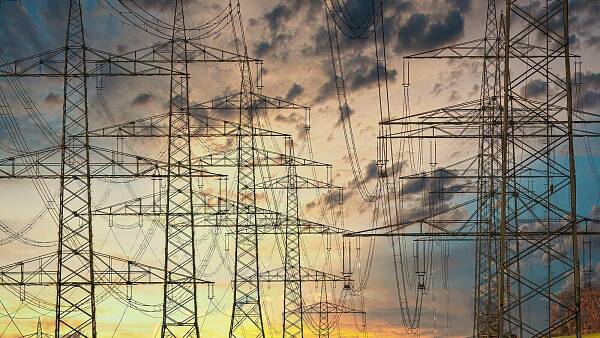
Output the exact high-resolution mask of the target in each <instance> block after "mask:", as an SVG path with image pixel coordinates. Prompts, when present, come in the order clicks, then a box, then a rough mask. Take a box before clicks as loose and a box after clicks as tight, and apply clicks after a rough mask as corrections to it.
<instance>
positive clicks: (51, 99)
mask: <svg viewBox="0 0 600 338" xmlns="http://www.w3.org/2000/svg"><path fill="white" fill-rule="evenodd" d="M44 102H45V103H47V104H49V105H53V106H58V105H61V104H62V103H63V97H62V96H61V95H58V94H55V93H52V92H50V93H48V95H46V98H44Z"/></svg>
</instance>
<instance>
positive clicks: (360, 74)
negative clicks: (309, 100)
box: [315, 55, 398, 102]
mask: <svg viewBox="0 0 600 338" xmlns="http://www.w3.org/2000/svg"><path fill="white" fill-rule="evenodd" d="M343 62H344V83H345V85H346V90H348V91H358V90H361V89H365V88H372V87H374V86H375V85H377V80H378V70H377V65H376V61H375V60H373V59H371V58H369V57H366V56H364V55H355V56H353V57H350V58H349V59H348V60H345V61H343ZM332 71H333V70H332V69H331V65H330V64H329V63H328V62H325V63H324V64H323V72H324V73H325V74H326V76H327V78H328V80H327V82H325V83H323V84H322V85H321V87H320V88H319V91H318V93H317V97H316V98H315V101H316V102H322V101H325V100H328V99H331V98H333V96H334V95H335V93H336V90H335V87H336V84H335V81H334V80H333V74H332ZM379 76H381V80H382V81H383V72H381V74H379ZM397 76H398V71H397V70H396V69H394V68H388V69H387V77H388V82H389V83H393V82H395V81H396V79H397Z"/></svg>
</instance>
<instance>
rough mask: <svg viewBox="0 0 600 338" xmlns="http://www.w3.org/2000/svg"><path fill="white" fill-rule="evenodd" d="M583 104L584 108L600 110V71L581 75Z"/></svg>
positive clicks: (594, 110)
mask: <svg viewBox="0 0 600 338" xmlns="http://www.w3.org/2000/svg"><path fill="white" fill-rule="evenodd" d="M581 81H582V85H581V104H582V106H583V109H584V110H588V111H592V112H598V111H600V73H591V72H588V73H585V74H582V76H581Z"/></svg>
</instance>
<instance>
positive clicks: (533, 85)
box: [521, 79, 548, 98]
mask: <svg viewBox="0 0 600 338" xmlns="http://www.w3.org/2000/svg"><path fill="white" fill-rule="evenodd" d="M547 88H548V83H547V82H546V81H542V80H540V79H536V80H533V81H531V82H529V83H527V84H526V85H525V86H523V87H521V95H522V96H524V97H532V98H538V97H541V96H543V95H544V94H546V90H547Z"/></svg>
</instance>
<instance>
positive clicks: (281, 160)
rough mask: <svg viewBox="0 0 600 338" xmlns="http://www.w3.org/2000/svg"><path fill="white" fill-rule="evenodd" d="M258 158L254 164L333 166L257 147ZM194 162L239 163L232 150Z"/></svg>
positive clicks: (265, 165) (194, 160) (196, 159)
mask: <svg viewBox="0 0 600 338" xmlns="http://www.w3.org/2000/svg"><path fill="white" fill-rule="evenodd" d="M255 154H256V158H255V160H254V161H255V162H254V165H255V166H258V167H261V166H262V167H282V166H288V165H290V163H289V162H290V161H291V162H292V165H295V166H311V167H327V168H329V167H331V165H330V164H327V163H323V162H318V161H315V160H311V159H306V158H301V157H296V156H290V155H287V154H282V153H279V152H275V151H270V150H266V149H256V150H255ZM192 163H197V164H200V165H204V166H208V167H235V166H236V165H237V151H236V150H231V151H228V152H226V153H216V154H208V155H204V156H201V157H196V158H195V159H193V160H192Z"/></svg>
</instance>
